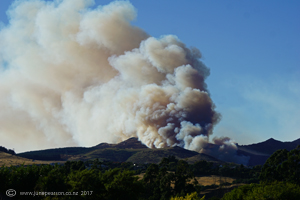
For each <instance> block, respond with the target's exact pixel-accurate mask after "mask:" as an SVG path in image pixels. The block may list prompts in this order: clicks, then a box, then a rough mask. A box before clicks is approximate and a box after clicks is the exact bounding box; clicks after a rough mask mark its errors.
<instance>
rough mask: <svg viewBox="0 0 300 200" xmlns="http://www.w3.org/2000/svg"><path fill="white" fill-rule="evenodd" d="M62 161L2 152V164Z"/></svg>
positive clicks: (0, 161)
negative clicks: (36, 158) (30, 157)
mask: <svg viewBox="0 0 300 200" xmlns="http://www.w3.org/2000/svg"><path fill="white" fill-rule="evenodd" d="M58 162H62V161H53V160H49V161H41V160H32V159H27V158H22V157H19V156H16V155H12V154H8V153H4V152H0V166H3V165H5V166H11V165H13V166H14V165H22V164H24V165H33V164H50V163H58Z"/></svg>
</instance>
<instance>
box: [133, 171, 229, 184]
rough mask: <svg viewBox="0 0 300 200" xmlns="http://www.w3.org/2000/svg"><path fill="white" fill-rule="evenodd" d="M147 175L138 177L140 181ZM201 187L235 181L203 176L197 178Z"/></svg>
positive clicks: (220, 177)
mask: <svg viewBox="0 0 300 200" xmlns="http://www.w3.org/2000/svg"><path fill="white" fill-rule="evenodd" d="M144 174H145V173H142V174H139V175H137V177H139V180H141V179H142V178H143V177H144ZM195 178H196V179H197V181H198V183H199V184H200V185H203V186H207V185H213V184H215V185H220V184H221V183H226V182H228V183H232V182H233V181H234V180H235V179H234V178H230V177H223V176H214V175H211V176H201V177H195ZM191 182H192V181H191Z"/></svg>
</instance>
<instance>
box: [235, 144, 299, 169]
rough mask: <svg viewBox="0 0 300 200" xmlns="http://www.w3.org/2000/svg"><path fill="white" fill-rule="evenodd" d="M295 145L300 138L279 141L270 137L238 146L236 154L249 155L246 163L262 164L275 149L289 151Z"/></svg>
mask: <svg viewBox="0 0 300 200" xmlns="http://www.w3.org/2000/svg"><path fill="white" fill-rule="evenodd" d="M297 145H300V138H299V139H297V140H294V141H292V142H281V141H279V140H275V139H273V138H270V139H268V140H266V141H263V142H259V143H256V144H250V145H241V146H238V154H239V155H245V156H249V157H250V160H249V163H248V165H251V166H254V165H263V164H264V163H265V162H266V160H267V159H268V158H269V157H270V156H271V155H272V154H273V153H274V152H275V151H277V150H279V149H286V150H288V151H290V150H292V149H295V148H296V147H297Z"/></svg>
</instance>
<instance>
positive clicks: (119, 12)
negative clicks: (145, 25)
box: [0, 0, 233, 152]
mask: <svg viewBox="0 0 300 200" xmlns="http://www.w3.org/2000/svg"><path fill="white" fill-rule="evenodd" d="M92 4H93V2H92V1H88V0H76V1H73V0H64V1H55V2H49V1H48V2H45V1H40V0H35V1H21V2H20V1H18V2H17V3H14V4H13V5H12V7H11V9H10V11H9V17H10V23H9V25H8V26H6V27H4V28H2V30H1V32H0V61H1V63H2V64H1V65H2V70H1V74H0V96H1V99H0V109H1V112H0V137H1V141H2V142H3V143H5V145H6V146H8V147H10V148H13V147H14V148H16V150H17V151H20V150H23V151H24V150H32V149H40V148H49V147H61V146H72V145H73V146H74V145H81V146H92V145H95V144H97V143H100V142H120V141H122V140H125V139H127V138H129V137H138V138H139V140H140V141H142V142H143V143H144V144H146V145H147V146H148V147H151V148H153V147H156V148H163V147H168V146H176V145H179V146H182V147H184V148H186V149H190V150H195V151H199V152H200V151H204V150H203V148H205V147H206V146H207V144H208V142H209V136H210V135H211V134H212V130H213V127H214V125H215V124H216V123H217V122H218V120H219V118H220V115H219V114H218V113H217V112H216V111H215V106H214V104H213V102H212V100H211V98H210V95H209V92H208V90H207V86H206V84H205V79H206V77H207V76H208V75H209V69H208V68H207V67H206V66H205V65H204V64H203V63H202V62H201V61H200V60H199V59H200V58H201V54H200V52H199V51H198V50H197V49H189V48H187V47H186V46H185V45H184V44H183V43H182V42H180V41H179V40H178V38H176V37H175V36H172V35H168V36H163V37H161V38H159V39H156V38H153V37H150V36H149V35H148V34H147V33H145V32H144V31H143V30H141V29H139V28H137V27H134V26H132V25H131V24H130V21H131V20H133V19H134V18H135V16H136V12H135V9H134V8H133V6H132V5H131V4H130V3H129V2H113V3H111V4H109V5H107V6H103V7H101V6H100V7H97V8H96V9H89V6H90V5H92ZM222 145H223V147H222V146H221V147H222V148H223V149H226V148H228V147H230V146H232V145H233V143H228V144H227V143H226V142H222ZM230 149H231V148H230ZM217 151H222V149H221V148H220V149H218V150H217Z"/></svg>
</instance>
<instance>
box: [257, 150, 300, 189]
mask: <svg viewBox="0 0 300 200" xmlns="http://www.w3.org/2000/svg"><path fill="white" fill-rule="evenodd" d="M260 180H261V181H262V182H273V181H287V182H291V183H296V184H298V185H300V146H298V147H297V148H296V149H294V150H291V151H287V150H286V149H281V150H278V151H276V152H275V153H273V154H272V155H271V157H270V158H269V159H268V160H267V161H266V163H265V164H264V165H263V167H262V171H261V174H260Z"/></svg>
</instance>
